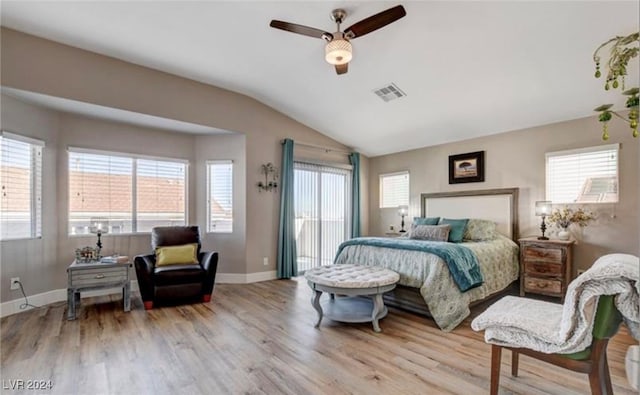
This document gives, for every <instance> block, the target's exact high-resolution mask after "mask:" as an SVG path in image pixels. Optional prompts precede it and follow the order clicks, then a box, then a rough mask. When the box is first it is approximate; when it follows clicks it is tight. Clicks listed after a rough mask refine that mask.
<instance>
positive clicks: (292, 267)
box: [277, 139, 298, 278]
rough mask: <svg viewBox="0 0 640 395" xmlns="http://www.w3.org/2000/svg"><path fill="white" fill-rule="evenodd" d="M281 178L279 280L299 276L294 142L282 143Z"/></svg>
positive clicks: (285, 141)
mask: <svg viewBox="0 0 640 395" xmlns="http://www.w3.org/2000/svg"><path fill="white" fill-rule="evenodd" d="M281 167H282V174H281V177H280V228H279V230H278V265H277V269H278V278H291V277H294V276H297V275H298V263H297V255H298V254H297V252H296V223H295V221H296V219H295V210H294V207H295V206H294V204H293V140H291V139H285V140H284V142H283V143H282V166H281Z"/></svg>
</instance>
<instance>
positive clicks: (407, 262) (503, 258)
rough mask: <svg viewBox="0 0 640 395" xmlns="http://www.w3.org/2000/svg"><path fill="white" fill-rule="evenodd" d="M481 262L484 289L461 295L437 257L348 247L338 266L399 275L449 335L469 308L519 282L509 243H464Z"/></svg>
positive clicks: (513, 246)
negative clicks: (367, 267)
mask: <svg viewBox="0 0 640 395" xmlns="http://www.w3.org/2000/svg"><path fill="white" fill-rule="evenodd" d="M461 244H462V245H464V246H466V247H467V248H469V249H470V250H471V251H472V252H473V253H474V254H475V256H476V258H477V259H478V263H479V265H480V270H481V272H482V276H483V278H484V282H483V283H482V285H481V286H479V287H476V288H473V289H470V290H469V291H466V292H461V291H460V290H459V289H458V287H457V286H456V284H455V282H454V281H453V278H452V276H451V273H450V272H449V269H448V267H447V265H446V263H445V262H444V261H443V260H442V258H440V257H438V256H437V255H433V254H430V253H427V252H422V251H414V250H398V249H392V248H385V247H376V246H366V245H351V246H346V247H345V248H344V249H343V250H342V251H341V252H340V254H338V256H337V257H336V259H335V263H337V264H340V263H351V264H356V265H370V266H373V265H375V266H382V267H385V268H388V269H391V270H393V271H395V272H397V273H399V274H400V281H399V284H401V285H405V286H408V287H413V288H419V289H420V294H421V295H422V297H423V298H424V301H425V303H426V304H427V307H428V308H429V311H430V312H431V315H432V316H433V319H434V320H435V322H436V324H438V326H439V327H440V328H441V329H442V330H444V331H446V332H449V331H451V330H453V329H454V328H455V327H456V326H458V324H460V322H462V321H463V320H464V319H465V318H466V317H468V316H469V314H470V313H471V311H470V310H469V304H470V303H471V302H473V301H476V300H480V299H484V298H486V297H487V296H489V295H491V294H493V293H496V292H498V291H500V290H502V289H504V288H505V287H507V286H508V285H509V284H510V283H512V282H513V281H515V280H516V279H517V278H518V269H519V264H518V246H517V245H516V244H515V243H514V242H513V241H511V240H510V239H508V238H506V237H503V236H500V237H498V238H497V239H494V240H489V241H481V242H467V243H461Z"/></svg>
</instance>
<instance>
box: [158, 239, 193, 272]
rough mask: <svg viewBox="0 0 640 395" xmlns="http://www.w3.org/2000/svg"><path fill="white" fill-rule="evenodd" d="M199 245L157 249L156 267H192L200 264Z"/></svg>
mask: <svg viewBox="0 0 640 395" xmlns="http://www.w3.org/2000/svg"><path fill="white" fill-rule="evenodd" d="M197 251H198V244H196V243H193V244H185V245H179V246H166V247H158V248H156V265H157V266H164V265H192V264H194V263H198V256H197Z"/></svg>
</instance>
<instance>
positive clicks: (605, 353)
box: [603, 350, 613, 395]
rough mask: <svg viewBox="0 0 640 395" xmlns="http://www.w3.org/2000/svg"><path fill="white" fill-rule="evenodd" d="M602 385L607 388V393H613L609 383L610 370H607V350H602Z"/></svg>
mask: <svg viewBox="0 0 640 395" xmlns="http://www.w3.org/2000/svg"><path fill="white" fill-rule="evenodd" d="M603 358H604V372H603V374H604V377H603V379H604V387H605V388H606V390H607V394H612V395H613V386H612V385H611V371H610V370H609V363H608V362H607V352H606V350H605V352H604V356H603Z"/></svg>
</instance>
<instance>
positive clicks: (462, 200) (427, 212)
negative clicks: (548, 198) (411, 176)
mask: <svg viewBox="0 0 640 395" xmlns="http://www.w3.org/2000/svg"><path fill="white" fill-rule="evenodd" d="M420 213H421V215H422V216H423V217H447V218H481V219H487V220H491V221H493V222H495V223H496V225H497V226H496V228H497V230H498V232H500V233H501V234H503V235H505V236H507V237H509V238H510V239H512V240H514V241H517V239H518V188H500V189H484V190H478V191H459V192H440V193H423V194H421V195H420Z"/></svg>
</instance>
